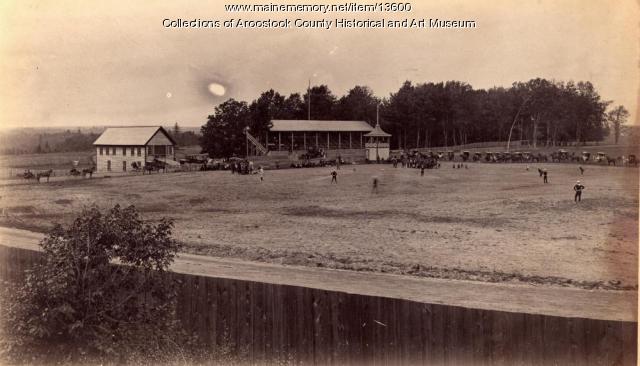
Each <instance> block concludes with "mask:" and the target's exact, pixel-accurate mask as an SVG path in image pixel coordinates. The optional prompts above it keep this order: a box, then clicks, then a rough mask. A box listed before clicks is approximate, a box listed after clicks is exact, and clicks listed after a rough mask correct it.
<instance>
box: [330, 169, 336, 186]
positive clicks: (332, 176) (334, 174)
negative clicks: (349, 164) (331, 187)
mask: <svg viewBox="0 0 640 366" xmlns="http://www.w3.org/2000/svg"><path fill="white" fill-rule="evenodd" d="M333 182H335V183H336V184H338V172H336V171H335V170H334V171H332V172H331V184H333Z"/></svg>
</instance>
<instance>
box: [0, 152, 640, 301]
mask: <svg viewBox="0 0 640 366" xmlns="http://www.w3.org/2000/svg"><path fill="white" fill-rule="evenodd" d="M468 166H469V169H452V164H450V163H443V164H442V168H441V169H438V170H426V171H425V176H424V177H420V175H419V170H415V169H403V168H397V169H394V168H392V167H391V166H389V165H358V166H353V167H352V166H343V167H342V169H341V170H340V171H339V175H338V184H337V185H335V184H334V185H331V184H330V175H329V174H330V171H331V168H314V169H287V170H277V171H267V172H265V181H264V182H260V181H259V178H258V177H257V176H255V175H254V176H238V175H232V174H231V173H230V172H226V171H225V172H191V173H174V174H156V175H153V176H129V177H120V178H105V179H93V180H67V181H59V182H52V183H49V184H40V185H37V184H29V185H16V186H11V185H9V186H4V187H2V188H0V189H2V193H0V194H1V195H2V198H1V199H0V205H1V206H2V207H3V208H4V209H5V210H4V213H5V215H4V216H3V217H2V219H1V220H0V225H4V226H14V227H22V228H31V229H36V230H44V229H46V228H47V227H48V226H49V225H50V224H51V222H53V221H62V222H68V221H69V220H70V218H71V217H72V216H73V215H74V214H75V213H77V212H78V211H79V210H80V209H81V208H82V206H83V205H89V204H92V203H94V202H95V203H97V204H98V205H100V206H104V207H108V206H110V205H113V204H115V203H120V204H122V205H128V204H134V205H135V206H137V207H138V208H139V209H140V210H141V211H142V212H143V214H144V217H145V218H149V219H158V218H160V217H162V216H169V217H172V218H174V219H175V222H176V230H175V236H176V238H177V239H179V240H180V241H182V242H183V243H184V244H185V245H186V250H187V251H189V252H193V253H200V254H209V255H214V256H222V257H224V256H229V257H238V258H244V259H250V260H256V261H267V262H273V263H283V264H299V265H308V266H321V267H330V268H341V269H350V270H359V271H379V272H390V273H399V274H405V275H415V276H428V277H439V278H455V279H467V280H478V281H491V282H512V283H530V284H540V285H552V286H575V287H583V288H601V289H632V288H637V261H638V246H637V242H638V170H637V169H635V168H620V167H617V168H616V167H606V166H591V165H590V166H586V169H587V170H586V172H585V174H584V176H580V175H579V171H578V168H577V165H572V164H546V165H544V164H540V165H536V164H531V168H530V170H529V171H527V170H526V169H525V166H526V165H524V164H479V163H469V164H468ZM538 166H544V167H545V168H547V170H548V171H549V182H550V183H549V184H546V185H545V184H543V183H542V178H540V177H539V176H538V173H537V171H536V169H537V167H538ZM374 176H376V177H378V178H379V180H380V182H381V185H380V187H379V191H378V193H377V194H374V193H372V189H371V181H372V177H374ZM576 179H580V180H581V181H582V182H583V184H584V185H585V186H586V190H585V192H584V194H583V201H582V202H581V203H580V204H575V203H574V202H573V190H572V187H573V184H574V183H575V181H576Z"/></svg>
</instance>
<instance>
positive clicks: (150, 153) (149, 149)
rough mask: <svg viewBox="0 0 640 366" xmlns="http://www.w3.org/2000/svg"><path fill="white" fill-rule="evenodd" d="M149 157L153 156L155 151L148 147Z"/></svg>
mask: <svg viewBox="0 0 640 366" xmlns="http://www.w3.org/2000/svg"><path fill="white" fill-rule="evenodd" d="M147 155H153V150H152V149H151V146H147Z"/></svg>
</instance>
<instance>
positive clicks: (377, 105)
mask: <svg viewBox="0 0 640 366" xmlns="http://www.w3.org/2000/svg"><path fill="white" fill-rule="evenodd" d="M378 126H380V103H378V104H376V127H378ZM374 138H375V139H376V162H378V161H380V155H379V154H378V142H379V140H380V139H379V138H378V137H374Z"/></svg>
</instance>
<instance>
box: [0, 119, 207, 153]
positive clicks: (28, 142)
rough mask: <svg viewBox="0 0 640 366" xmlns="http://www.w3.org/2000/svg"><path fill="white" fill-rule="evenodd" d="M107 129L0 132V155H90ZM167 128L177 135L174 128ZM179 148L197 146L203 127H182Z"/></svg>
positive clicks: (42, 128)
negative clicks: (87, 152) (94, 143)
mask: <svg viewBox="0 0 640 366" xmlns="http://www.w3.org/2000/svg"><path fill="white" fill-rule="evenodd" d="M106 128H107V127H106V126H91V127H69V128H64V127H23V128H13V129H7V130H0V155H22V154H39V153H52V152H71V151H88V150H91V149H92V144H93V142H94V141H95V140H96V139H97V138H98V136H100V134H101V133H102V132H103V131H104V130H105V129H106ZM164 128H165V129H166V130H167V131H169V133H171V134H172V135H174V127H173V126H164ZM173 137H174V138H175V139H176V141H178V145H180V146H192V145H198V143H199V139H200V127H192V126H189V127H182V126H180V129H179V134H178V136H173Z"/></svg>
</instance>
